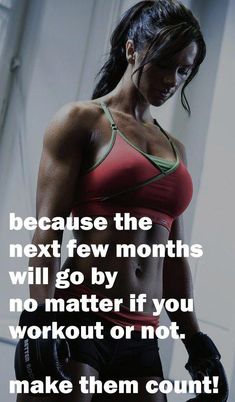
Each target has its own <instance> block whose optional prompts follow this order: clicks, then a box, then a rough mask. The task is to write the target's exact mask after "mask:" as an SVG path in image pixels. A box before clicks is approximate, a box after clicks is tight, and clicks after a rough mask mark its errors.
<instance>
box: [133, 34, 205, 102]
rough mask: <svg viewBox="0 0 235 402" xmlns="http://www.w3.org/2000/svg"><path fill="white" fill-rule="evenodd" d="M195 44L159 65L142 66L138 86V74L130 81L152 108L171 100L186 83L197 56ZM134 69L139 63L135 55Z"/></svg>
mask: <svg viewBox="0 0 235 402" xmlns="http://www.w3.org/2000/svg"><path fill="white" fill-rule="evenodd" d="M197 50H198V47H197V44H196V43H195V42H192V43H191V44H190V45H188V46H187V47H185V48H184V49H183V50H181V51H179V52H178V53H176V54H175V55H174V56H173V57H171V58H169V59H168V60H165V61H164V62H161V63H158V64H156V63H149V64H146V65H145V66H144V69H143V72H142V75H141V79H140V83H139V86H138V85H137V84H138V81H137V79H138V72H137V73H135V74H134V75H133V76H132V80H133V82H134V84H135V86H136V87H138V90H139V92H140V93H141V95H142V96H143V98H144V99H145V100H146V101H147V102H148V103H150V104H151V105H153V106H161V105H162V104H163V103H165V102H166V101H167V100H168V99H169V98H171V97H172V96H173V95H174V93H175V92H176V91H177V89H178V88H179V87H180V86H181V85H182V84H183V83H184V82H185V81H186V79H187V78H188V76H189V75H190V73H191V71H192V68H193V66H194V61H195V58H196V55H197ZM136 56H137V57H136V63H135V66H133V67H134V69H135V68H138V66H139V65H140V61H141V60H140V61H139V60H138V58H139V57H138V54H136Z"/></svg>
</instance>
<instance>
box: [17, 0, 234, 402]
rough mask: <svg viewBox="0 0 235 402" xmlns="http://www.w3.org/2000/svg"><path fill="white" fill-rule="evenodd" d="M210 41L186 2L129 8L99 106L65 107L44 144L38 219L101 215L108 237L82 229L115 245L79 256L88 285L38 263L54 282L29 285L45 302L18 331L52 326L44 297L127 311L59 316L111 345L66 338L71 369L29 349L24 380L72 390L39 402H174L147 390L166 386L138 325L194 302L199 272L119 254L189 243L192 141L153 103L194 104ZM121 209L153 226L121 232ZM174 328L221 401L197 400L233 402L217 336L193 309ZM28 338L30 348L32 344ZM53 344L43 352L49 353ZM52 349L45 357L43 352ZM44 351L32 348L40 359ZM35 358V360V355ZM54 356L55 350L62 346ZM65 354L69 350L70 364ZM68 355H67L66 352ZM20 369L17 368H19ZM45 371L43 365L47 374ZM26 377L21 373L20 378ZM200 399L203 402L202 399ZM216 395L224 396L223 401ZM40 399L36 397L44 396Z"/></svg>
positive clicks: (177, 317)
mask: <svg viewBox="0 0 235 402" xmlns="http://www.w3.org/2000/svg"><path fill="white" fill-rule="evenodd" d="M205 52H206V51H205V43H204V40H203V36H202V33H201V31H200V27H199V24H198V22H197V20H196V19H195V18H194V16H193V15H192V13H191V12H190V11H189V10H188V9H187V8H185V7H184V6H183V5H182V4H181V3H179V2H178V1H172V0H164V1H163V0H157V1H141V2H140V3H138V4H136V5H134V6H133V7H131V8H130V9H129V10H128V11H127V12H126V13H125V15H124V17H123V18H122V20H121V22H120V23H119V24H118V26H117V27H116V29H115V30H114V32H113V35H112V38H111V50H110V57H109V59H108V61H107V62H106V63H105V65H104V66H103V68H102V70H101V72H100V81H99V82H98V84H97V86H96V88H95V90H94V93H93V99H92V100H90V101H84V102H75V103H71V104H69V105H66V106H65V107H63V108H62V109H61V110H60V111H59V112H58V113H57V114H56V116H55V117H54V119H53V120H52V122H51V123H50V125H49V127H48V129H47V132H46V135H45V140H44V145H43V153H42V158H41V164H40V170H39V179H38V192H37V218H40V217H42V216H48V217H49V218H51V219H52V218H53V217H55V216H61V217H64V218H66V217H68V216H69V215H70V213H71V212H72V214H73V216H78V217H86V216H89V217H92V218H95V217H97V216H102V217H105V218H106V219H107V222H108V227H107V229H106V230H104V231H100V230H97V229H92V230H89V231H75V233H74V235H75V238H76V239H77V240H78V242H79V243H81V244H83V243H85V244H94V245H96V244H109V249H108V253H107V256H106V258H102V257H94V256H93V255H91V256H89V257H87V258H80V257H78V256H77V257H70V258H68V259H67V260H66V262H65V264H64V266H63V268H62V269H67V268H69V269H70V270H71V271H80V272H82V273H83V275H84V282H83V283H82V284H81V285H72V284H71V286H70V287H69V288H67V289H63V290H58V289H57V290H56V293H55V279H56V274H57V272H58V271H59V269H60V260H59V258H55V257H53V258H46V257H40V258H39V257H35V258H32V259H31V260H30V266H34V267H36V266H42V267H43V266H47V267H48V268H49V278H50V280H49V285H48V286H47V285H40V286H39V285H32V286H31V288H30V295H31V297H32V298H34V299H36V300H37V301H38V303H39V308H38V309H37V310H36V311H35V312H34V313H28V312H23V314H22V316H21V321H20V322H21V324H25V325H30V324H32V323H37V322H38V323H39V325H43V324H44V323H45V322H46V323H48V321H50V320H53V316H54V315H53V314H51V315H50V313H45V312H44V307H43V306H44V302H45V299H46V298H52V297H54V293H55V295H56V297H59V298H64V299H65V300H67V299H69V298H72V297H75V298H80V297H81V296H82V295H87V296H89V295H92V294H94V295H97V297H98V299H99V300H102V299H104V298H110V299H116V298H121V299H122V303H121V305H120V310H119V311H112V312H109V313H105V312H100V311H99V312H96V313H94V312H89V313H84V312H75V313H64V314H59V315H57V320H58V322H60V323H63V324H64V325H71V324H72V325H76V326H77V327H78V328H80V327H81V326H82V325H93V326H94V325H95V323H96V322H97V321H100V322H101V323H102V325H103V327H104V333H105V337H104V339H96V338H95V339H93V340H92V339H89V340H84V339H79V338H78V339H74V340H70V339H68V346H69V350H70V358H69V359H68V362H67V364H65V365H64V366H63V364H62V361H63V358H62V353H61V350H60V348H61V347H62V345H60V344H56V354H52V360H53V359H54V360H53V361H54V363H55V367H52V366H53V361H52V363H51V362H49V360H48V364H45V362H47V356H46V354H45V355H43V356H39V357H40V364H39V357H38V356H37V358H36V357H35V356H34V359H35V360H34V362H33V363H32V366H30V369H31V373H29V370H27V367H26V370H25V364H26V363H25V356H24V353H23V352H22V348H23V347H24V346H25V343H22V342H23V341H20V342H19V344H18V348H17V353H16V374H17V376H18V378H19V377H21V378H22V377H24V378H30V380H32V379H35V378H36V376H35V373H34V371H35V372H37V370H38V371H39V374H38V375H39V376H41V377H43V376H45V374H47V375H50V374H52V372H53V375H54V377H55V378H56V375H58V377H59V376H60V377H61V376H62V377H63V376H67V377H68V378H70V379H71V381H72V383H73V391H72V393H69V394H67V395H66V394H59V395H52V394H51V395H48V396H46V395H45V396H43V397H42V396H41V398H40V399H41V400H42V401H45V402H48V401H62V400H63V401H67V400H68V401H70V402H75V401H76V402H86V401H91V400H92V401H96V400H102V401H106V400H109V399H110V398H112V400H115V401H116V400H121V401H126V400H128V401H132V400H135V401H138V400H143V398H144V400H145V401H146V402H147V401H156V402H160V401H166V396H165V395H164V394H161V393H160V392H157V393H155V394H150V393H149V392H147V391H146V388H145V385H146V382H147V381H148V380H150V379H155V380H156V381H158V382H160V381H161V380H162V379H163V373H162V367H161V361H160V357H159V354H158V345H157V337H155V339H141V335H140V334H141V326H142V325H152V326H153V327H154V328H157V326H158V317H156V316H155V315H153V312H154V305H153V302H152V300H153V299H159V300H160V299H162V298H163V297H164V298H166V299H168V298H174V299H177V300H180V299H189V298H192V297H193V294H192V281H191V275H190V269H189V265H188V262H187V259H186V258H185V257H176V258H171V257H168V256H166V257H165V258H163V257H158V258H156V257H152V256H150V257H148V258H144V257H139V256H135V257H132V258H128V257H119V258H117V256H116V245H117V244H123V243H124V244H133V245H135V246H136V247H137V246H138V245H140V244H147V245H152V244H163V245H166V244H167V242H168V240H172V241H173V242H176V240H183V228H182V222H181V220H182V213H183V212H184V210H185V209H186V208H187V206H188V205H189V203H190V200H191V197H192V180H191V177H190V174H189V172H188V170H187V167H186V158H185V151H184V147H183V145H182V144H181V143H180V142H179V141H178V140H176V139H175V138H174V137H173V136H172V135H171V134H169V133H166V132H165V131H164V130H163V129H162V128H161V127H160V126H159V124H158V123H157V121H156V120H154V119H153V118H152V116H151V113H150V105H153V106H156V107H160V106H161V105H163V104H164V103H165V102H167V100H168V99H169V98H171V97H172V96H173V95H174V94H175V92H176V91H177V90H178V89H179V88H181V100H182V104H183V107H184V108H185V109H186V110H187V111H188V112H189V111H190V108H189V105H188V102H187V99H186V97H185V93H184V90H185V87H186V86H187V85H188V84H189V82H190V81H191V80H192V79H193V77H194V76H195V75H196V73H197V71H198V69H199V66H200V64H201V63H202V61H203V59H204V57H205ZM116 213H120V214H124V213H129V214H130V216H133V217H136V218H138V219H140V218H142V217H148V218H150V219H151V221H152V227H151V228H150V229H149V230H141V229H138V230H125V231H121V230H118V229H117V227H116V226H115V223H114V219H113V218H114V216H115V214H116ZM53 240H58V242H59V243H60V244H61V243H62V231H53V230H47V231H43V230H41V229H39V228H38V229H37V230H36V232H35V235H34V238H33V242H34V244H36V245H37V244H51V242H52V241H53ZM92 267H97V269H98V270H102V271H103V272H107V271H109V272H111V273H112V274H113V273H114V272H117V276H116V279H115V282H114V284H113V286H112V287H110V288H108V287H107V286H105V283H104V284H103V285H95V284H92V281H91V268H92ZM131 294H135V295H136V297H138V296H139V295H141V294H146V295H147V300H146V303H145V304H144V309H143V311H141V312H132V311H130V308H129V304H130V295H131ZM169 316H170V319H171V320H172V321H174V322H176V323H177V325H178V326H179V329H180V333H183V334H185V339H184V343H185V346H186V348H187V351H188V352H189V361H188V365H187V368H188V369H189V371H190V373H191V375H192V377H193V379H203V377H204V376H205V375H208V376H209V377H212V376H213V375H214V376H219V395H216V397H214V396H213V397H211V395H209V399H206V398H208V395H206V394H203V395H200V396H198V397H197V399H195V400H200V401H202V400H210V401H212V400H213V401H215V400H218V401H226V400H227V385H226V378H225V374H224V371H223V367H222V365H221V363H220V360H219V359H220V355H219V352H218V350H217V349H216V347H215V345H214V344H213V342H212V341H211V340H210V338H209V337H207V336H206V335H204V334H202V333H201V332H200V328H199V325H198V322H197V319H196V316H195V313H194V312H192V311H191V312H187V313H183V312H181V311H177V312H175V313H169ZM113 325H121V326H123V327H126V326H128V325H133V326H134V331H133V333H132V336H131V339H120V340H115V339H113V338H112V337H111V336H110V328H111V327H112V326H113ZM26 341H29V344H30V347H32V348H34V347H35V343H36V342H37V348H38V349H37V350H40V348H42V346H41V345H42V344H43V347H44V348H46V350H47V351H48V359H49V355H50V353H51V350H52V349H53V348H55V343H56V341H55V340H52V339H50V340H47V341H46V340H42V339H41V340H40V339H39V340H37V341H36V340H35V341H34V340H31V339H30V340H29V339H26ZM24 342H25V340H24ZM45 343H46V346H45ZM44 350H45V349H44ZM34 352H35V351H34ZM30 353H31V356H30V358H31V359H32V361H33V357H32V354H33V352H30V350H29V355H30ZM53 353H55V350H54V349H53ZM66 353H67V351H65V352H64V356H65V357H66ZM67 356H68V355H67ZM19 361H20V367H19ZM43 365H44V369H43V368H42V367H43ZM22 370H23V373H24V374H22ZM81 376H86V377H87V378H88V379H89V378H90V377H91V376H93V377H94V378H95V379H100V380H102V381H103V382H104V381H105V380H108V379H127V378H129V379H137V380H138V385H139V390H138V393H137V394H132V395H130V394H129V395H125V394H118V393H116V394H112V395H110V394H108V393H107V394H105V393H103V394H102V395H98V394H97V395H92V394H91V393H87V394H85V393H83V392H82V390H81V387H80V384H79V379H80V378H81ZM199 398H200V399H199ZM216 398H217V399H216ZM35 399H36V400H38V398H37V397H35ZM28 400H30V401H33V400H34V396H32V395H31V396H30V397H29V396H28V397H27V395H24V396H22V395H19V396H18V401H19V402H20V401H21V402H23V401H24V402H27V401H28Z"/></svg>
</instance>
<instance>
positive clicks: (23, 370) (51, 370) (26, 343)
mask: <svg viewBox="0 0 235 402" xmlns="http://www.w3.org/2000/svg"><path fill="white" fill-rule="evenodd" d="M52 321H56V314H55V313H53V312H52V313H51V312H45V306H44V304H41V305H39V306H38V308H37V310H36V311H34V312H27V311H23V312H22V314H21V316H20V322H19V325H20V326H27V327H29V326H32V325H36V326H38V327H40V328H41V327H42V326H48V325H51V323H52ZM69 357H70V352H69V346H68V343H67V341H66V340H65V339H52V337H51V331H50V332H49V333H48V339H43V338H42V337H40V338H38V339H31V338H29V337H28V336H27V334H26V335H25V337H24V338H23V339H20V340H19V342H18V344H17V346H16V351H15V374H16V379H17V380H20V381H22V380H27V381H29V382H31V381H33V380H44V379H45V377H46V376H50V377H51V378H52V380H60V381H62V380H69V378H68V376H66V374H65V373H64V370H63V368H64V364H65V363H66V361H67V360H68V358H69Z"/></svg>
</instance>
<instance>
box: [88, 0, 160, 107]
mask: <svg viewBox="0 0 235 402" xmlns="http://www.w3.org/2000/svg"><path fill="white" fill-rule="evenodd" d="M153 3H154V2H153V1H151V0H150V1H141V2H140V3H137V4H135V5H134V6H133V7H131V8H130V9H129V10H128V11H127V12H126V13H125V14H124V16H123V18H122V20H121V21H120V22H119V24H118V25H117V27H116V28H115V30H114V31H113V34H112V36H111V39H110V43H111V49H110V54H109V59H108V60H107V61H106V63H105V64H104V65H103V67H102V68H101V70H100V71H99V72H98V74H97V77H98V76H100V80H99V82H98V84H97V85H96V87H95V89H94V92H93V94H92V99H96V98H100V97H101V96H104V95H106V94H108V93H109V92H111V91H112V90H113V89H114V88H115V87H116V86H117V84H118V83H119V81H120V80H121V78H122V77H123V75H124V73H125V71H126V68H127V65H128V62H127V60H126V49H125V45H126V41H127V39H128V32H129V29H130V25H131V23H132V22H133V21H134V20H135V19H136V17H137V16H138V15H139V14H140V13H141V11H142V10H143V9H144V8H146V7H147V6H149V5H150V6H151V5H153Z"/></svg>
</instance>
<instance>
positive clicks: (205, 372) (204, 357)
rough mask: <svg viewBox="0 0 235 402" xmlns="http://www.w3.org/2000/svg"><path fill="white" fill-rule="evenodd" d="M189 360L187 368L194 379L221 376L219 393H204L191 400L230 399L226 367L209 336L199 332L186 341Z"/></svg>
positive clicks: (212, 401)
mask: <svg viewBox="0 0 235 402" xmlns="http://www.w3.org/2000/svg"><path fill="white" fill-rule="evenodd" d="M185 347H186V349H187V351H188V354H189V360H188V362H187V364H186V365H185V368H186V369H187V370H188V371H189V373H190V375H191V377H192V379H193V380H199V381H202V380H203V378H204V377H210V379H211V380H212V377H214V376H217V377H219V381H218V394H216V393H211V394H206V393H202V394H200V395H198V396H197V397H196V398H193V399H190V401H198V402H204V401H205V402H206V401H208V402H209V401H210V402H216V401H218V402H226V401H227V399H228V383H227V378H226V374H225V371H224V368H223V366H222V364H221V362H220V358H221V355H220V353H219V351H218V349H217V348H216V346H215V344H214V342H213V341H212V340H211V339H210V338H209V336H207V335H205V334H203V333H202V332H198V333H197V334H195V335H194V336H193V337H192V338H191V339H190V340H189V341H187V342H185ZM188 402H189V401H188Z"/></svg>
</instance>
